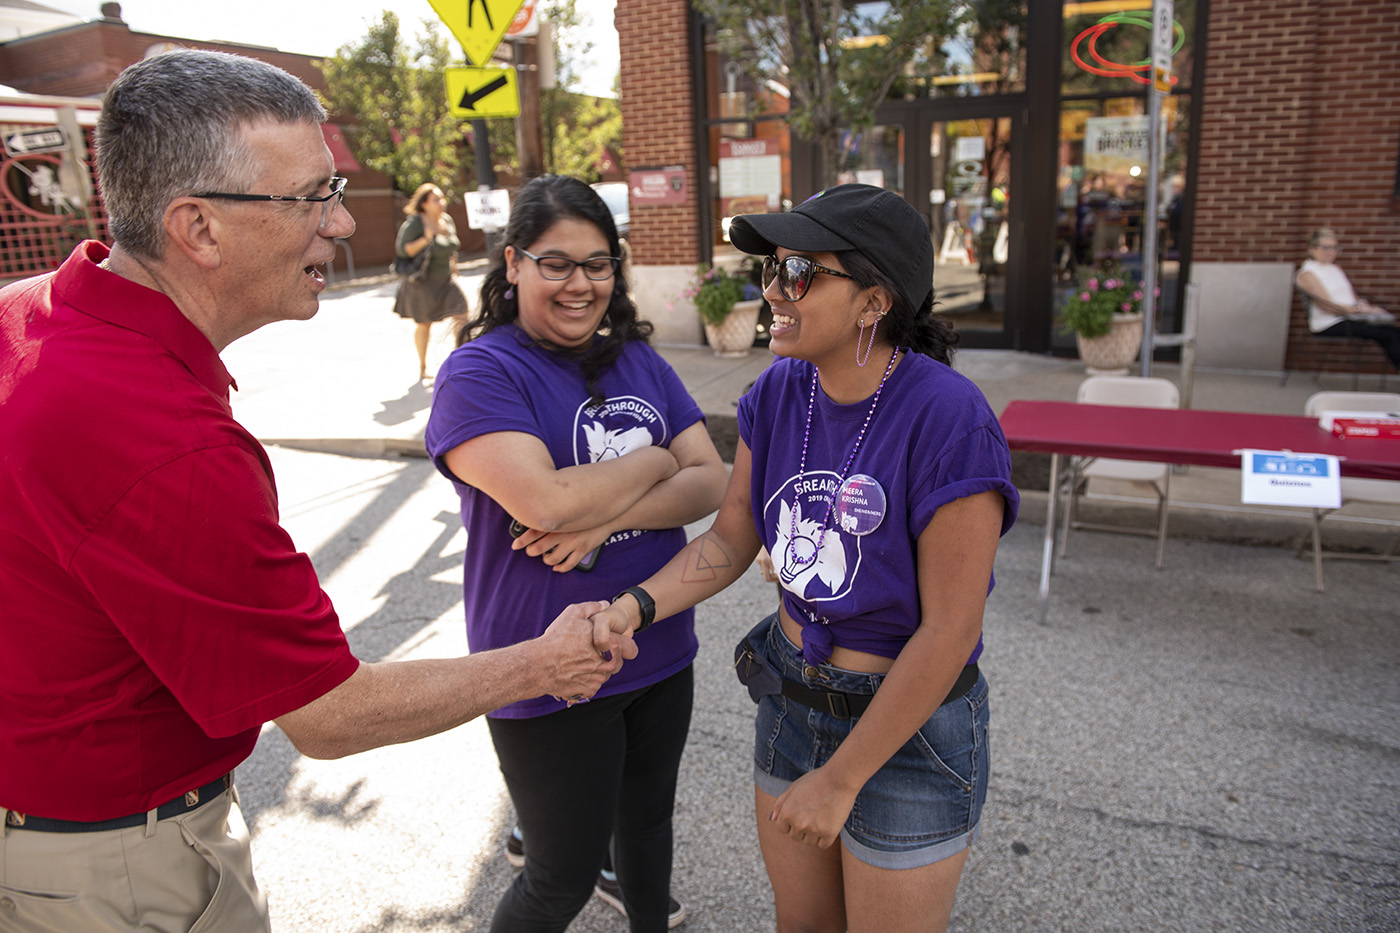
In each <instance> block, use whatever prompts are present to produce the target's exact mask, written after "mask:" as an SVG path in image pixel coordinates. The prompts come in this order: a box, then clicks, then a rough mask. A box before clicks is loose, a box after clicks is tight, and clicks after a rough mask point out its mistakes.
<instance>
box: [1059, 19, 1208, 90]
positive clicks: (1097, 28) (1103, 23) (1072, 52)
mask: <svg viewBox="0 0 1400 933" xmlns="http://www.w3.org/2000/svg"><path fill="white" fill-rule="evenodd" d="M1122 24H1127V25H1130V26H1139V27H1141V28H1143V29H1146V30H1147V31H1148V34H1149V35H1150V34H1151V32H1152V20H1150V19H1149V18H1147V17H1146V16H1143V15H1142V14H1141V13H1136V12H1120V13H1110V14H1109V15H1108V16H1105V17H1104V18H1103V19H1101V20H1099V21H1098V22H1097V23H1095V24H1094V25H1092V26H1090V27H1089V28H1088V29H1086V30H1084V31H1083V32H1081V33H1080V34H1079V35H1077V36H1075V37H1074V41H1073V42H1071V43H1070V45H1069V57H1070V58H1071V59H1073V60H1074V63H1075V64H1076V65H1078V66H1079V67H1080V68H1082V69H1084V70H1085V71H1087V72H1089V73H1090V74H1095V75H1099V76H1100V77H1104V78H1130V79H1132V80H1133V81H1136V82H1137V83H1138V84H1151V83H1152V79H1151V78H1150V77H1148V75H1147V72H1148V71H1149V70H1150V69H1151V68H1152V60H1151V59H1150V58H1144V59H1143V60H1142V61H1139V62H1132V63H1130V64H1125V63H1123V62H1115V61H1112V60H1110V59H1107V58H1104V57H1103V55H1101V54H1100V53H1099V50H1098V48H1097V43H1098V40H1099V38H1100V37H1102V36H1103V34H1104V33H1106V32H1108V31H1109V30H1110V29H1113V28H1115V27H1117V26H1119V25H1122ZM1172 39H1173V42H1172V55H1176V53H1177V52H1178V51H1179V50H1180V49H1181V47H1182V46H1183V45H1185V44H1186V30H1185V29H1183V28H1182V26H1181V23H1180V22H1177V21H1176V20H1173V21H1172ZM1081 47H1082V48H1083V49H1085V50H1087V52H1088V54H1089V57H1090V58H1091V59H1093V62H1094V63H1093V64H1090V63H1089V62H1086V61H1085V60H1084V58H1083V56H1082V55H1081V54H1080V49H1081ZM1171 80H1172V84H1176V83H1177V81H1178V79H1177V77H1176V75H1172V79H1171Z"/></svg>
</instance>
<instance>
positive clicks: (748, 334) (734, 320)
mask: <svg viewBox="0 0 1400 933" xmlns="http://www.w3.org/2000/svg"><path fill="white" fill-rule="evenodd" d="M762 307H763V299H762V298H755V299H753V300H752V301H740V302H738V303H736V304H735V305H734V307H732V308H730V309H729V313H728V314H727V315H725V317H724V320H723V321H720V322H719V323H718V324H709V323H706V324H705V342H706V343H708V344H709V345H710V349H712V350H714V352H715V356H721V357H740V356H747V355H748V352H749V348H750V347H752V346H753V339H754V336H755V334H757V332H758V311H759V309H760V308H762Z"/></svg>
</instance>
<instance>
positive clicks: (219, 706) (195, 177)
mask: <svg viewBox="0 0 1400 933" xmlns="http://www.w3.org/2000/svg"><path fill="white" fill-rule="evenodd" d="M324 119H325V113H324V111H323V110H322V108H321V106H320V104H318V103H317V101H316V98H315V96H314V95H313V94H312V92H311V91H310V90H309V89H307V88H306V86H305V85H303V84H302V83H301V82H300V81H298V80H297V79H295V78H293V77H292V76H291V75H288V74H287V73H286V72H283V71H281V70H279V69H277V68H273V67H272V66H270V65H266V64H263V63H261V62H257V61H254V60H252V59H247V58H240V57H236V56H232V55H224V54H219V53H213V52H199V51H178V52H172V53H168V54H165V55H161V56H158V57H155V58H151V59H148V60H146V61H143V62H141V63H138V64H136V65H133V66H132V67H131V68H128V69H127V70H126V71H125V72H123V73H122V75H121V76H120V77H118V79H117V80H116V82H115V83H114V84H113V85H112V87H111V88H110V89H109V91H108V93H107V96H106V99H105V100H104V102H103V109H102V116H101V119H100V123H99V126H98V133H97V158H98V171H99V176H100V178H101V181H102V189H103V194H104V198H105V201H106V206H107V210H108V214H109V218H110V220H109V224H110V230H111V234H112V238H113V240H114V242H115V246H114V247H113V248H112V249H111V250H110V251H109V250H108V249H107V247H105V246H103V245H102V244H100V243H97V242H91V241H90V242H86V243H83V244H82V245H80V246H79V247H78V248H77V249H76V250H74V252H73V254H72V255H71V256H70V257H69V258H68V259H67V261H65V262H64V263H63V265H62V267H61V268H59V269H58V270H57V271H56V272H54V273H51V274H49V275H44V276H39V277H38V278H34V279H29V280H26V281H24V282H20V283H17V284H15V285H12V286H10V287H8V288H6V289H4V290H3V291H0V607H2V608H0V822H3V830H0V929H4V930H15V929H18V930H21V931H63V933H76V931H83V933H92V931H106V930H134V929H140V930H154V931H177V930H189V929H190V928H191V926H193V925H195V924H196V923H199V925H200V926H199V928H200V929H201V930H210V931H224V930H228V931H237V933H246V931H251V930H263V929H266V928H267V925H268V920H267V910H266V904H265V901H264V899H263V897H262V895H261V894H260V893H259V891H258V888H257V885H256V883H255V881H254V880H253V875H252V869H251V860H250V856H249V850H248V833H247V829H246V827H245V825H244V823H243V820H242V817H241V815H240V813H239V810H238V803H237V793H236V791H235V790H234V789H233V782H232V773H231V772H232V770H233V768H234V767H235V766H236V765H237V764H238V763H239V762H241V761H243V760H244V759H245V758H247V757H248V755H249V754H250V753H251V752H252V749H253V745H254V742H255V741H256V740H257V737H258V733H259V730H260V729H261V727H262V725H263V724H264V723H266V722H269V721H274V720H275V721H276V722H277V724H278V725H279V726H281V728H282V729H283V731H285V732H286V734H287V735H288V737H289V738H290V739H291V740H292V742H293V743H294V744H295V745H296V747H297V748H298V749H299V750H300V751H302V752H303V753H304V754H307V755H311V756H313V757H326V758H328V757H337V756H341V755H347V754H351V753H353V752H358V751H363V750H365V749H369V748H374V747H377V746H380V745H386V744H390V743H395V742H404V741H408V740H411V739H416V738H421V737H423V736H426V735H431V734H434V733H437V732H441V731H442V730H445V729H449V728H452V727H453V726H456V725H459V724H461V723H463V722H466V721H467V720H469V719H472V718H473V717H475V716H478V715H480V714H482V713H485V712H487V711H489V710H492V709H495V708H497V707H499V706H503V705H505V704H507V703H511V702H515V701H517V700H523V699H527V698H531V697H535V696H540V695H543V694H555V695H559V696H575V695H577V696H580V697H585V696H591V695H592V694H593V692H595V691H596V690H597V689H598V688H599V687H600V686H601V685H602V684H603V682H604V681H605V680H606V679H607V678H608V676H609V675H610V674H611V673H613V672H614V671H615V670H616V669H617V668H618V667H619V666H620V665H621V663H622V659H623V656H624V655H627V656H635V653H636V648H635V645H631V644H629V643H625V642H618V643H617V644H616V646H615V648H616V650H614V651H613V652H611V654H610V655H609V656H607V657H604V656H602V655H600V654H599V653H598V652H597V650H596V649H594V648H593V646H592V641H591V636H592V626H591V625H590V624H589V623H588V621H587V619H586V615H587V613H588V612H590V611H596V610H597V609H599V608H601V607H602V605H603V604H601V603H598V604H587V605H584V606H579V607H572V608H571V609H570V610H568V611H566V612H564V613H563V614H561V615H560V617H559V618H558V619H556V620H555V622H554V623H553V624H552V625H551V627H550V628H549V630H548V631H547V632H546V633H545V634H544V635H543V636H541V637H540V638H538V639H536V640H534V641H531V642H524V643H521V644H518V645H514V646H511V647H509V648H504V649H501V650H499V651H492V652H485V653H482V654H479V655H473V656H469V657H463V658H455V659H444V660H427V661H410V662H399V663H379V664H366V663H361V662H360V661H358V660H356V659H355V658H354V657H353V656H352V655H351V653H350V650H349V647H348V646H347V644H346V641H345V638H344V636H343V634H342V632H341V628H340V624H339V620H338V619H337V617H336V614H335V610H334V609H333V608H332V606H331V604H330V601H329V600H328V599H327V597H326V595H325V593H324V592H323V591H322V590H321V588H320V585H319V583H318V582H317V579H316V575H315V571H314V570H313V568H312V566H311V562H310V560H309V559H308V558H307V556H306V555H305V554H302V553H298V552H297V550H296V548H295V547H294V545H293V544H292V541H291V539H290V538H289V537H288V535H287V533H286V532H285V531H284V530H283V529H282V527H281V526H280V525H279V523H278V514H277V498H276V490H275V487H274V484H273V477H272V470H271V465H270V464H269V462H268V459H267V456H266V454H265V452H264V451H263V449H262V447H261V446H260V445H259V444H258V443H257V441H256V440H254V439H253V437H252V436H251V435H249V434H248V432H247V431H245V430H244V429H243V428H242V426H240V425H239V424H238V423H237V422H236V421H234V419H233V417H232V414H231V411H230V408H229V386H230V385H231V384H232V381H233V380H232V379H231V377H230V376H229V373H228V371H227V370H226V369H225V368H224V365H223V363H222V361H221V360H220V358H219V352H220V351H221V350H222V349H223V348H224V347H226V346H227V345H228V344H229V343H230V342H232V341H233V340H235V339H237V338H238V337H241V336H243V335H244V334H247V333H250V332H252V331H253V330H255V329H257V328H258V327H261V326H262V325H263V324H267V323H269V322H271V321H280V320H288V319H306V318H310V317H311V316H312V315H313V314H315V313H316V308H317V302H318V295H319V294H320V292H321V290H322V289H323V288H324V287H325V282H324V279H323V278H322V274H321V272H320V269H319V267H320V266H322V265H323V264H324V263H327V262H329V261H330V259H331V257H332V255H333V253H334V244H333V239H334V238H335V237H345V236H349V235H350V234H351V233H352V232H353V231H354V229H355V222H354V220H353V219H352V218H351V216H350V214H349V212H348V211H347V210H346V209H345V207H344V205H343V204H342V203H341V197H342V191H343V188H344V183H345V181H344V179H343V178H337V177H335V176H334V172H333V169H334V164H333V162H332V159H331V155H330V152H329V151H328V150H327V148H326V145H325V142H324V139H323V138H322V135H321V129H320V123H321V121H322V120H324Z"/></svg>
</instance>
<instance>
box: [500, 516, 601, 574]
mask: <svg viewBox="0 0 1400 933" xmlns="http://www.w3.org/2000/svg"><path fill="white" fill-rule="evenodd" d="M527 530H528V529H527V527H526V526H525V525H522V524H521V523H520V522H519V521H517V520H515V519H511V521H510V536H511V537H512V538H518V537H520V536H521V535H523V534H524V533H525V532H526V531H527ZM602 549H603V546H602V545H601V544H600V545H598V546H597V547H595V548H594V549H593V550H591V551H589V552H588V553H587V554H585V555H583V560H581V561H579V562H578V563H577V564H576V565H575V566H574V569H575V570H579V571H582V572H583V573H588V571H590V570H592V569H593V568H594V566H595V565H596V564H597V563H598V552H599V551H601V550H602ZM550 550H551V551H552V550H553V548H550ZM545 553H546V554H548V553H549V551H546V552H545Z"/></svg>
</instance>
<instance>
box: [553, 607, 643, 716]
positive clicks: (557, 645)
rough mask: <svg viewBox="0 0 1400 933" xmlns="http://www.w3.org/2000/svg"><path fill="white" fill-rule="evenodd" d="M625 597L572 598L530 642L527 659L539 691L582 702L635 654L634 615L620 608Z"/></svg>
mask: <svg viewBox="0 0 1400 933" xmlns="http://www.w3.org/2000/svg"><path fill="white" fill-rule="evenodd" d="M624 607H630V603H629V602H628V601H624V602H623V603H622V605H621V606H619V605H617V604H615V603H605V602H589V603H574V604H573V605H571V606H568V607H566V608H565V609H564V611H563V612H561V613H559V615H558V616H557V617H556V618H555V620H554V621H553V622H551V623H550V624H549V628H547V629H545V630H544V634H542V635H540V636H539V637H538V638H536V639H535V640H534V642H533V643H532V647H533V648H534V649H535V652H534V654H535V656H534V657H533V658H532V665H533V666H534V668H535V670H536V671H537V672H538V674H539V675H540V677H541V686H542V688H543V689H541V690H540V695H543V694H549V695H551V696H553V697H555V698H557V699H560V700H563V701H565V702H566V703H568V705H570V706H573V705H574V704H575V703H586V702H588V700H589V698H590V697H592V696H593V695H594V694H595V693H597V692H598V691H599V690H601V689H602V687H603V684H605V683H607V682H608V678H610V677H612V675H613V674H616V673H617V672H618V671H619V670H621V669H622V663H623V662H624V661H630V660H632V659H633V658H635V657H636V656H637V643H636V642H635V641H634V640H633V638H632V632H633V629H634V628H635V627H636V626H635V624H634V623H635V622H636V621H638V619H637V616H636V615H635V614H634V613H629V612H627V611H625V608H624Z"/></svg>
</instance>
